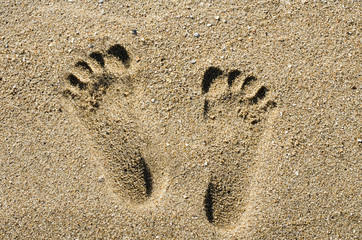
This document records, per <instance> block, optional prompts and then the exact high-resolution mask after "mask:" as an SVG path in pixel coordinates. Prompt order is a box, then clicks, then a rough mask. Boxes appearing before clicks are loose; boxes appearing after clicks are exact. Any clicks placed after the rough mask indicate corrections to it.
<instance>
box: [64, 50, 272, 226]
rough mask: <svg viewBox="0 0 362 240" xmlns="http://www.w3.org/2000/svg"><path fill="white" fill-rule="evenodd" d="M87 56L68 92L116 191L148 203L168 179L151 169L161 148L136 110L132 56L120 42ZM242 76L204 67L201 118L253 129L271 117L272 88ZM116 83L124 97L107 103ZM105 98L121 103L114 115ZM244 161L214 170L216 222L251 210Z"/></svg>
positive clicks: (210, 216) (208, 214)
mask: <svg viewBox="0 0 362 240" xmlns="http://www.w3.org/2000/svg"><path fill="white" fill-rule="evenodd" d="M85 59H86V60H79V61H78V62H76V63H75V65H74V67H73V69H72V70H71V73H68V74H67V75H66V87H65V90H64V91H63V95H64V96H65V97H66V99H67V100H69V102H71V103H72V105H73V106H74V109H75V110H76V114H77V115H78V116H79V117H80V118H81V119H82V120H83V122H84V123H85V124H86V125H87V127H88V128H89V130H90V131H91V132H92V133H94V136H95V137H94V138H95V141H96V142H97V143H98V146H100V147H99V148H100V149H101V151H102V152H103V155H104V159H105V161H104V162H103V165H104V168H105V170H106V172H107V174H108V175H109V179H110V180H111V182H112V183H111V184H110V186H111V187H112V189H113V190H114V192H115V193H117V195H119V196H120V197H122V198H124V199H129V200H130V201H131V202H133V203H135V204H143V203H145V202H147V201H149V200H150V199H152V198H154V197H155V196H154V195H157V189H158V187H157V184H155V182H156V183H157V182H158V181H162V180H158V179H157V177H159V176H163V175H164V173H162V171H163V170H161V169H157V167H154V166H152V167H151V168H150V166H149V162H150V161H148V159H149V158H157V157H158V155H157V154H154V153H153V152H155V151H157V150H152V149H153V146H151V143H150V141H148V140H147V136H143V135H142V132H140V131H141V130H142V126H141V125H142V124H141V123H140V122H139V121H138V120H137V117H136V116H135V113H134V111H133V109H134V105H135V104H136V102H135V101H134V98H132V95H133V94H137V92H136V90H135V89H136V87H137V82H135V81H134V79H133V78H134V77H133V76H131V74H130V69H131V68H132V61H131V57H130V55H129V54H128V52H127V50H126V49H125V48H124V47H123V46H121V45H119V44H116V45H113V46H111V47H110V48H109V49H108V50H107V51H104V52H92V53H91V54H89V56H86V57H85ZM242 75H243V74H242V72H241V71H240V70H230V71H226V72H224V71H222V70H221V69H219V68H217V67H209V68H208V69H207V70H206V71H205V72H204V74H203V78H202V83H201V92H202V99H203V106H202V107H201V108H200V109H202V111H203V113H202V115H203V119H202V120H201V121H203V122H204V123H206V124H211V125H213V124H219V125H220V123H221V125H222V124H223V123H222V122H223V120H224V119H235V120H234V121H235V122H238V124H243V125H244V126H250V128H253V126H256V125H258V124H259V123H260V122H263V121H264V120H265V119H266V118H267V116H268V112H269V110H270V109H272V108H274V107H275V106H276V104H275V102H274V101H272V100H268V97H267V95H268V91H269V89H268V88H267V87H265V86H264V85H262V84H260V83H259V81H258V79H257V78H256V77H254V76H247V77H244V78H242V77H241V76H242ZM115 85H117V86H118V87H119V89H121V90H120V94H119V95H120V96H119V97H121V98H122V99H118V98H117V99H116V101H113V102H112V101H109V100H108V102H107V103H105V102H104V101H103V100H104V97H105V96H106V95H107V92H108V91H110V90H112V88H113V87H114V86H115ZM117 97H118V96H117ZM103 103H104V105H106V104H108V105H109V104H118V107H117V109H118V110H117V111H114V112H112V114H108V116H107V115H104V114H103V113H99V110H100V109H101V108H100V106H101V105H102V104H103ZM217 134H222V133H217ZM157 161H158V160H157V159H154V162H156V163H157ZM233 161H234V160H233ZM235 161H236V162H238V161H239V160H235ZM235 161H234V162H235ZM156 165H157V164H156ZM241 165H243V167H241V168H240V169H238V168H235V169H236V170H235V171H234V172H227V171H223V172H219V173H214V174H213V176H211V178H210V182H209V184H208V188H207V189H206V190H205V197H204V206H203V208H204V212H205V218H206V219H207V220H208V221H209V222H210V223H212V224H214V225H215V226H220V227H222V226H226V225H228V224H230V223H233V222H235V221H237V219H238V216H240V215H241V214H242V212H243V211H244V209H245V206H246V203H247V195H248V191H247V190H248V186H249V178H248V177H247V174H245V173H243V172H240V171H244V172H245V171H247V169H245V168H247V167H245V166H246V165H245V164H241ZM150 169H152V170H153V171H151V170H150ZM154 169H156V170H154ZM155 176H157V177H155ZM240 189H242V190H240ZM235 212H239V213H240V214H235ZM235 216H236V217H235Z"/></svg>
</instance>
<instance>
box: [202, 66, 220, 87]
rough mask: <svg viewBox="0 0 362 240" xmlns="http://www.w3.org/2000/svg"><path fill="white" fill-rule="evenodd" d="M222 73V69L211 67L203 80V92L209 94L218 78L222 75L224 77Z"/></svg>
mask: <svg viewBox="0 0 362 240" xmlns="http://www.w3.org/2000/svg"><path fill="white" fill-rule="evenodd" d="M222 73H223V72H222V71H221V69H220V68H217V67H209V68H208V69H207V70H206V71H205V73H204V77H203V79H202V92H203V93H207V92H208V91H209V89H210V86H211V83H212V82H213V81H214V80H215V79H216V78H218V77H219V76H220V75H222Z"/></svg>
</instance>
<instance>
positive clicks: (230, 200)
mask: <svg viewBox="0 0 362 240" xmlns="http://www.w3.org/2000/svg"><path fill="white" fill-rule="evenodd" d="M201 87H202V93H203V96H204V100H203V101H204V106H203V116H204V124H206V125H207V126H208V129H209V135H211V136H212V137H211V139H210V141H209V142H211V143H212V144H211V145H210V148H209V149H210V150H209V152H210V156H207V157H208V159H213V162H212V165H213V166H215V169H217V170H214V171H212V170H211V177H210V181H209V184H208V187H207V190H206V194H205V199H204V209H205V215H206V218H207V220H208V221H209V222H210V223H211V224H213V225H214V226H216V227H219V228H228V227H232V226H233V225H234V224H237V223H239V224H240V223H241V222H242V216H243V213H244V212H245V209H246V207H247V204H248V198H249V192H250V181H251V178H252V175H253V172H254V171H255V170H254V168H253V167H254V166H255V163H256V161H257V160H256V159H255V156H256V150H257V145H258V142H259V140H258V139H259V137H260V136H261V134H262V132H263V131H264V129H265V127H266V122H267V121H266V120H267V118H268V117H269V115H270V111H271V110H272V109H273V108H275V107H276V103H275V102H274V101H273V100H272V98H271V97H270V96H269V95H270V94H269V93H270V90H269V88H268V87H266V86H264V84H262V83H261V81H260V80H259V79H258V78H256V77H255V76H252V75H246V74H245V73H243V72H242V71H240V70H230V71H225V72H224V71H222V70H221V69H220V68H217V67H209V68H208V69H207V70H206V71H205V73H204V76H203V79H202V86H201Z"/></svg>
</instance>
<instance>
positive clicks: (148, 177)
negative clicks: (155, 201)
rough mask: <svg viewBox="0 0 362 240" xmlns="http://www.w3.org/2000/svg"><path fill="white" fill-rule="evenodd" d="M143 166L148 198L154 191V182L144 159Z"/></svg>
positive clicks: (142, 160)
mask: <svg viewBox="0 0 362 240" xmlns="http://www.w3.org/2000/svg"><path fill="white" fill-rule="evenodd" d="M141 164H142V168H143V178H144V181H145V188H146V196H147V197H150V196H151V194H152V190H153V181H152V175H151V171H150V169H149V167H148V165H147V164H146V162H145V160H144V159H143V158H141Z"/></svg>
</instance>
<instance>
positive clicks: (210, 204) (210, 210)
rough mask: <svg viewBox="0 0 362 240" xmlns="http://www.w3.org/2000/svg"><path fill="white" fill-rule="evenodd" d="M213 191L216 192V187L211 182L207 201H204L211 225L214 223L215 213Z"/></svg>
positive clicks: (206, 197) (206, 196) (207, 192)
mask: <svg viewBox="0 0 362 240" xmlns="http://www.w3.org/2000/svg"><path fill="white" fill-rule="evenodd" d="M213 191H214V185H213V184H212V183H211V182H210V183H209V186H208V187H207V191H206V195H205V200H204V207H205V212H206V218H207V220H208V221H209V222H210V223H214V211H213V199H212V196H213Z"/></svg>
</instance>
